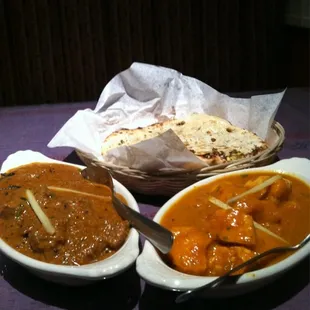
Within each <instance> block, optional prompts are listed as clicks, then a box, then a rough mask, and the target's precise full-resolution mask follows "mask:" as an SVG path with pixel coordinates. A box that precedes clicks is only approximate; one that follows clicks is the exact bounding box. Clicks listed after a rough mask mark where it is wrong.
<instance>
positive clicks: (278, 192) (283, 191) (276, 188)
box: [268, 178, 292, 201]
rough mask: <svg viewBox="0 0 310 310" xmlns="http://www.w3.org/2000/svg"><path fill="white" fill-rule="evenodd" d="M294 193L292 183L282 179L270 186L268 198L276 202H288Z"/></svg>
mask: <svg viewBox="0 0 310 310" xmlns="http://www.w3.org/2000/svg"><path fill="white" fill-rule="evenodd" d="M291 192H292V182H291V181H289V180H287V179H284V178H281V179H279V180H277V181H275V182H274V183H273V184H271V185H270V191H269V194H268V197H271V198H272V199H274V200H276V201H283V200H287V199H288V197H289V195H290V193H291Z"/></svg>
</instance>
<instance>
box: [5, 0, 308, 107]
mask: <svg viewBox="0 0 310 310" xmlns="http://www.w3.org/2000/svg"><path fill="white" fill-rule="evenodd" d="M285 6H286V1H284V0H272V1H271V0H257V1H255V0H217V1H216V0H110V1H100V0H0V35H1V43H0V44H1V46H0V90H1V93H0V105H31V104H41V103H57V102H72V101H87V100H96V99H98V97H99V95H100V93H101V91H102V89H103V88H104V86H105V84H106V83H107V82H108V81H109V80H110V79H111V78H112V77H113V76H114V75H115V74H117V73H118V72H120V71H122V70H124V69H126V68H128V67H129V66H130V65H131V63H132V62H134V61H140V62H146V63H150V64H156V65H161V66H166V67H172V68H174V69H176V70H179V71H181V72H182V73H183V74H185V75H190V76H193V77H196V78H198V79H200V80H202V81H204V82H206V83H208V84H209V85H211V86H213V87H214V88H216V89H218V90H220V91H222V92H234V91H235V92H240V91H248V90H268V89H278V88H284V87H297V86H298V87H299V86H302V87H304V86H308V85H309V29H305V28H298V27H292V26H288V25H286V24H285V20H284V17H285Z"/></svg>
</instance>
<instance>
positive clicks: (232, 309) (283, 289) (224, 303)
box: [139, 258, 310, 310]
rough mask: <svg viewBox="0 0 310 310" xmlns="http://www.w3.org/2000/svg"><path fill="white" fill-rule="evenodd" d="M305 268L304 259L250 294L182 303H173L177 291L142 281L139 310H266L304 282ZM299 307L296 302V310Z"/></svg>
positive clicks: (292, 293) (290, 296)
mask: <svg viewBox="0 0 310 310" xmlns="http://www.w3.org/2000/svg"><path fill="white" fill-rule="evenodd" d="M309 269H310V268H309V258H307V259H305V260H304V261H302V262H301V263H300V264H298V265H297V266H296V267H294V268H293V269H292V270H290V271H288V272H286V273H285V274H284V275H283V276H282V277H280V278H278V279H277V280H276V281H274V282H272V283H270V284H269V285H267V286H265V287H263V288H261V289H259V290H257V291H254V292H252V293H248V294H246V295H242V296H237V297H231V298H222V299H215V298H214V299H193V300H190V301H187V302H185V303H183V304H176V303H175V302H174V300H175V298H176V296H177V293H174V292H169V291H164V290H161V289H159V288H155V287H153V286H150V285H147V284H146V285H145V289H144V292H143V294H142V296H141V298H140V303H139V310H157V309H160V310H165V309H169V310H187V309H189V310H190V309H195V310H202V309H204V310H205V309H217V310H221V309H223V310H224V309H225V310H227V309H229V310H243V309H244V310H248V309H251V310H270V309H274V308H276V307H278V306H280V305H281V304H283V303H285V302H286V301H288V300H290V299H291V298H293V297H294V296H295V295H296V294H298V293H299V292H300V291H301V290H302V289H304V288H305V287H306V286H307V285H308V283H309ZM300 307H302V305H300ZM300 307H299V305H298V304H296V309H298V308H300ZM300 309H301V308H300Z"/></svg>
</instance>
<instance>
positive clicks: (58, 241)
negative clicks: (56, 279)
mask: <svg viewBox="0 0 310 310" xmlns="http://www.w3.org/2000/svg"><path fill="white" fill-rule="evenodd" d="M50 187H57V188H60V189H62V188H64V189H69V190H75V191H79V192H81V193H78V192H75V193H72V192H70V191H67V192H64V191H59V190H55V189H50ZM27 189H29V190H30V191H32V193H33V195H34V197H35V199H36V200H37V202H38V204H39V206H40V207H41V209H42V210H43V212H44V213H45V215H46V216H47V218H48V219H49V220H50V222H51V224H52V225H53V227H54V229H55V233H53V234H51V233H48V232H47V231H46V230H45V229H44V227H43V226H42V223H41V222H40V220H39V219H38V217H37V215H36V213H35V212H34V210H33V209H32V208H31V204H30V203H29V200H28V199H27V196H26V195H25V191H26V190H27ZM120 198H121V199H123V200H124V198H123V197H120ZM128 233H129V223H128V222H127V221H124V220H123V219H122V218H121V217H120V216H119V215H118V214H117V212H116V211H115V210H114V208H113V206H112V202H111V191H110V189H109V188H108V187H106V186H104V185H101V184H95V183H91V182H89V181H87V180H85V179H84V178H83V177H82V175H81V173H80V170H79V169H78V168H76V167H74V166H68V165H62V164H49V163H35V164H29V165H25V166H22V167H19V168H17V169H13V170H11V171H9V172H8V173H5V174H2V175H1V177H0V238H2V239H3V240H4V241H5V242H6V243H8V244H9V245H10V246H12V247H13V248H14V249H16V250H17V251H19V252H21V253H22V254H25V255H27V256H30V257H32V258H35V259H38V260H41V261H44V262H48V263H53V264H63V265H82V264H89V263H93V262H96V261H99V260H102V259H105V258H107V257H109V256H111V255H112V254H113V253H115V252H116V251H117V250H118V249H119V248H120V247H121V246H122V245H123V243H124V242H125V240H126V238H127V236H128Z"/></svg>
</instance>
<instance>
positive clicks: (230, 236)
mask: <svg viewBox="0 0 310 310" xmlns="http://www.w3.org/2000/svg"><path fill="white" fill-rule="evenodd" d="M274 175H275V174H271V173H261V172H260V173H251V174H245V173H244V174H240V175H235V176H228V177H224V178H221V179H218V180H216V181H214V182H211V183H209V184H207V185H204V186H199V187H197V188H195V189H193V190H192V191H191V192H189V193H187V194H186V195H185V196H183V197H182V198H181V199H180V200H179V201H177V202H176V203H175V204H174V205H173V206H172V207H171V208H170V209H169V210H168V211H167V213H166V214H165V215H164V217H163V218H162V220H161V224H163V225H164V226H165V227H167V228H168V229H170V230H172V231H173V232H174V235H175V242H174V245H173V248H172V250H171V251H170V253H169V254H168V255H167V256H166V257H165V258H164V259H165V260H166V261H167V262H168V264H169V265H170V266H171V267H172V268H175V269H176V270H178V271H181V272H184V273H188V274H194V275H201V276H219V275H222V274H224V273H225V272H227V271H229V270H231V269H232V268H233V267H235V266H236V265H238V264H240V263H242V262H244V261H246V260H248V259H250V258H251V257H253V256H254V255H256V254H257V253H261V252H263V251H265V250H267V249H270V248H272V247H276V246H280V245H284V244H286V245H287V244H292V245H293V244H296V243H298V242H299V241H301V240H302V239H303V238H304V237H305V236H306V235H307V234H308V233H309V232H310V189H309V186H308V185H307V184H305V183H304V182H302V181H300V180H299V179H297V178H295V177H293V176H290V175H281V176H279V179H277V180H276V181H275V182H274V183H272V184H271V185H269V186H266V187H264V188H263V189H261V190H259V191H257V192H255V193H253V194H248V195H246V196H243V197H241V198H239V199H237V200H236V201H235V202H233V203H231V204H229V206H230V207H232V208H230V209H222V208H219V206H218V205H215V204H214V203H212V202H210V197H215V198H217V199H218V200H220V201H221V202H225V203H226V202H227V201H228V200H229V199H230V198H232V197H236V196H237V195H238V196H239V195H240V194H242V193H245V192H246V191H248V190H249V189H250V188H253V187H254V186H257V185H259V184H262V183H263V182H264V183H266V180H267V179H270V178H271V177H272V176H274ZM236 198H237V197H236ZM257 223H258V224H261V225H262V226H263V228H267V229H268V231H270V232H271V233H273V234H276V236H278V237H279V238H275V237H274V236H273V235H271V234H268V233H266V232H264V231H262V230H261V229H258V227H257V226H258V225H257ZM282 240H284V241H282ZM285 257H286V256H281V257H273V258H271V259H268V260H263V261H262V262H260V264H259V265H256V266H255V267H254V268H252V269H259V268H262V267H264V266H267V265H270V264H273V263H275V262H277V261H279V260H281V259H283V258H285ZM246 271H248V270H242V271H241V272H240V273H244V272H246Z"/></svg>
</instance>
